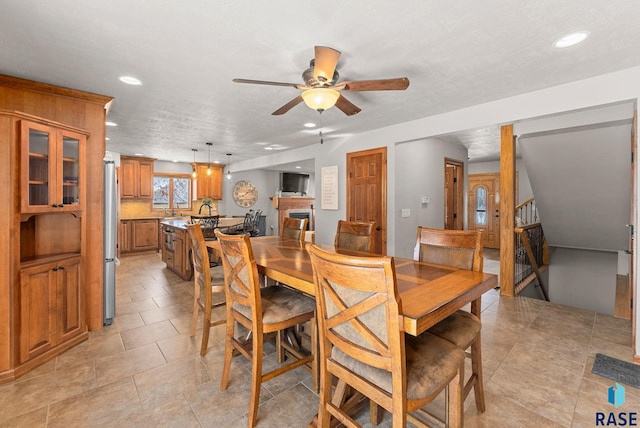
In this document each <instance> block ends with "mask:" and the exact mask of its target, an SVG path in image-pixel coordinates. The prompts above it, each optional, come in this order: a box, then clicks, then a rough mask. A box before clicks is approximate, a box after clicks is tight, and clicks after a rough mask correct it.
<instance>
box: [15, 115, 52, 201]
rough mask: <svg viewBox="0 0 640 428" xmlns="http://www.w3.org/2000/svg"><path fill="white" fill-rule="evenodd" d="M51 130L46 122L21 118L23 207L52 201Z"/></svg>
mask: <svg viewBox="0 0 640 428" xmlns="http://www.w3.org/2000/svg"><path fill="white" fill-rule="evenodd" d="M55 133H56V131H55V129H53V128H50V127H48V126H44V125H40V124H36V123H31V122H27V121H22V134H21V138H22V178H23V186H22V191H23V194H22V195H21V200H22V208H23V211H25V210H26V211H31V210H33V209H36V210H37V209H38V208H42V209H48V208H49V207H50V206H51V205H53V204H54V199H55V183H54V182H53V180H54V179H55V176H54V174H55V169H56V164H55V155H56V151H55Z"/></svg>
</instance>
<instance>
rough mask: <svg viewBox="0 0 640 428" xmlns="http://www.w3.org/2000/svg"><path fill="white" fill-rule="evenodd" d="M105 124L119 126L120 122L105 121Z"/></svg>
mask: <svg viewBox="0 0 640 428" xmlns="http://www.w3.org/2000/svg"><path fill="white" fill-rule="evenodd" d="M104 124H105V125H107V126H118V124H117V123H115V122H105V123H104Z"/></svg>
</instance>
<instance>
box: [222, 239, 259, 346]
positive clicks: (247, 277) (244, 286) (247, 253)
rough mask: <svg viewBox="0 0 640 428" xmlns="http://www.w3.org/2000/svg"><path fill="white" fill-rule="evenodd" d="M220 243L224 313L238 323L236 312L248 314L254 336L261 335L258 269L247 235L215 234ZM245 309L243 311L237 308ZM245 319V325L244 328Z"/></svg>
mask: <svg viewBox="0 0 640 428" xmlns="http://www.w3.org/2000/svg"><path fill="white" fill-rule="evenodd" d="M216 236H217V238H218V241H219V242H220V249H221V255H220V258H221V259H222V266H223V269H224V284H225V293H226V298H227V311H232V313H233V314H234V318H236V319H237V314H238V313H239V312H244V313H250V314H251V324H252V329H253V332H254V334H261V332H262V300H261V298H260V283H259V280H258V278H259V277H258V266H257V264H256V261H255V258H254V256H253V250H252V248H251V242H250V241H249V235H247V234H242V235H226V234H224V233H222V232H220V230H216ZM239 306H244V307H245V308H244V310H242V309H241V308H239ZM246 321H247V320H246V319H245V323H244V325H245V326H247V324H246Z"/></svg>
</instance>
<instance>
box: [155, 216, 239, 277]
mask: <svg viewBox="0 0 640 428" xmlns="http://www.w3.org/2000/svg"><path fill="white" fill-rule="evenodd" d="M188 221H190V218H189V217H179V218H176V219H173V218H164V219H161V220H160V227H161V230H162V240H161V248H162V261H163V262H165V263H166V264H167V268H168V269H169V270H171V271H172V272H174V273H176V274H177V275H178V276H179V277H180V278H182V279H184V280H187V281H188V280H190V279H191V276H192V275H193V270H192V266H191V256H190V254H191V245H190V244H189V237H188V236H187V227H186V224H187V222H188ZM243 221H244V218H243V217H221V218H220V220H219V223H218V227H219V228H220V229H222V230H223V231H224V228H227V227H231V226H236V225H239V224H242V222H243Z"/></svg>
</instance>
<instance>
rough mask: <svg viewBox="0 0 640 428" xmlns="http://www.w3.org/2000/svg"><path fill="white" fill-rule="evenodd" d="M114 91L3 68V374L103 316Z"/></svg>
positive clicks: (95, 325) (79, 336)
mask: <svg viewBox="0 0 640 428" xmlns="http://www.w3.org/2000/svg"><path fill="white" fill-rule="evenodd" d="M112 101H113V98H112V97H108V96H104V95H98V94H95V93H89V92H82V91H77V90H75V89H71V88H62V87H58V86H53V85H48V84H44V83H39V82H33V81H29V80H25V79H19V78H16V77H11V76H6V75H0V171H2V174H0V189H1V190H0V207H3V208H2V212H3V214H2V215H0V254H2V255H3V257H2V261H0V284H2V287H0V383H5V382H10V381H13V380H15V379H17V378H19V377H20V376H22V375H24V374H26V373H28V372H30V371H32V370H33V369H36V368H37V367H40V366H41V365H43V364H45V363H47V362H49V361H52V360H53V359H55V358H56V357H57V356H59V355H60V354H62V353H63V352H64V351H66V350H67V349H69V348H71V347H73V346H75V345H77V344H79V343H81V342H82V341H84V340H86V339H87V338H88V336H89V334H88V329H89V328H91V329H92V330H98V329H100V328H102V326H103V321H104V318H103V299H102V297H103V265H104V257H103V218H104V217H103V204H102V200H103V192H104V187H103V184H104V183H103V174H104V173H103V170H104V164H103V157H104V153H105V150H106V142H105V137H106V132H105V120H106V115H107V113H108V111H109V106H110V104H111V102H112ZM87 195H89V197H87Z"/></svg>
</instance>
